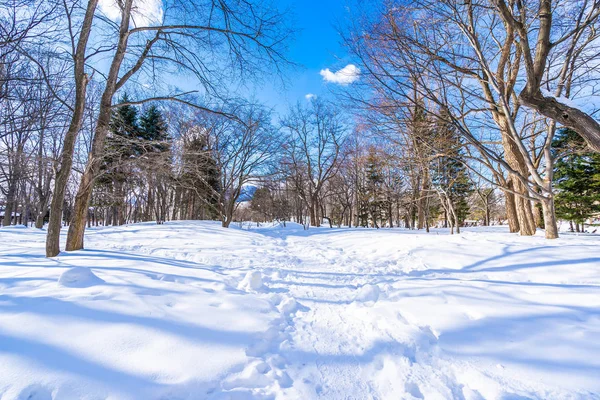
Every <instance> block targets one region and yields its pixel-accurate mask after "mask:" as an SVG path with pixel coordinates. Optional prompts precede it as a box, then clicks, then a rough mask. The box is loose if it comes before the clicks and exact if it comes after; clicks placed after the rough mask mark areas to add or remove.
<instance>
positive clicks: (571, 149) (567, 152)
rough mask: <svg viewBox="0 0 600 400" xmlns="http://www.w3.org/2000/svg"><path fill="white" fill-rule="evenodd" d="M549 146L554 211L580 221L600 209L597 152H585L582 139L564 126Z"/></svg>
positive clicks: (598, 158)
mask: <svg viewBox="0 0 600 400" xmlns="http://www.w3.org/2000/svg"><path fill="white" fill-rule="evenodd" d="M552 147H553V148H554V150H555V152H556V156H557V161H556V163H555V167H554V185H555V188H556V191H557V194H556V198H555V204H556V215H557V217H558V218H562V219H565V220H568V221H572V222H575V223H576V224H578V225H579V224H583V223H584V222H585V221H586V220H587V219H588V218H591V217H593V216H594V215H596V214H598V213H600V154H596V153H588V152H586V151H585V142H584V141H583V139H582V138H581V137H580V136H579V135H578V134H577V133H576V132H574V131H573V130H570V129H566V128H565V129H561V130H559V131H558V132H557V134H556V137H555V138H554V141H553V143H552Z"/></svg>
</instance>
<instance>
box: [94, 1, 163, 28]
mask: <svg viewBox="0 0 600 400" xmlns="http://www.w3.org/2000/svg"><path fill="white" fill-rule="evenodd" d="M98 5H99V6H100V10H101V11H102V12H103V13H104V14H105V15H106V16H107V17H108V18H110V19H111V20H113V21H117V20H119V19H121V10H120V9H119V5H118V3H117V0H100V1H99V3H98ZM131 14H132V15H131V21H132V23H133V25H134V26H151V25H157V24H160V23H162V20H163V7H162V0H134V3H133V10H132V12H131Z"/></svg>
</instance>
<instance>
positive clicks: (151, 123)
mask: <svg viewBox="0 0 600 400" xmlns="http://www.w3.org/2000/svg"><path fill="white" fill-rule="evenodd" d="M138 138H139V140H140V141H142V142H150V143H149V148H148V146H144V147H146V149H145V150H146V151H158V152H164V151H167V150H168V148H169V140H170V138H169V133H168V127H167V123H166V121H165V119H164V117H163V115H162V113H161V112H160V110H159V109H158V108H157V107H156V106H154V105H152V106H150V107H148V108H147V109H146V111H145V112H144V113H143V114H142V116H141V117H140V129H139V135H138Z"/></svg>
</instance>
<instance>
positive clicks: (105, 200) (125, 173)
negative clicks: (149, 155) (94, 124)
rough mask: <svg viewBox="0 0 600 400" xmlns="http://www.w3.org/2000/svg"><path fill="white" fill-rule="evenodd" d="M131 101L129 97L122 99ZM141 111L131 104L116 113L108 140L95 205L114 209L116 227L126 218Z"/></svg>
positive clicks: (97, 184)
mask: <svg viewBox="0 0 600 400" xmlns="http://www.w3.org/2000/svg"><path fill="white" fill-rule="evenodd" d="M120 102H121V103H127V102H129V98H128V96H127V94H124V95H123V97H122V98H121V100H120ZM137 119H138V110H137V108H136V107H134V106H131V105H124V106H120V107H118V108H117V109H116V110H115V111H113V114H112V120H111V122H110V134H109V136H108V138H107V140H106V147H105V151H104V157H103V163H102V166H101V167H100V171H101V173H100V176H99V178H98V179H97V183H96V196H95V198H96V200H95V201H94V205H98V206H111V207H112V218H109V220H110V219H112V224H113V225H117V224H118V225H120V224H123V223H124V222H125V218H124V209H123V208H124V205H125V199H124V197H125V195H124V189H123V187H124V185H125V183H126V181H127V178H128V177H129V176H130V175H131V166H130V165H128V164H127V163H128V162H129V161H130V160H131V158H132V157H133V156H134V154H135V145H134V143H135V141H136V138H137V136H138V134H139V127H138V121H137Z"/></svg>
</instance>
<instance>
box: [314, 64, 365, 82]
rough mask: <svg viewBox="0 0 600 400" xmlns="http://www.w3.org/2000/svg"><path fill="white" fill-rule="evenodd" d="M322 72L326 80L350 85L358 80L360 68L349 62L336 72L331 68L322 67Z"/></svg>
mask: <svg viewBox="0 0 600 400" xmlns="http://www.w3.org/2000/svg"><path fill="white" fill-rule="evenodd" d="M320 74H321V76H322V77H323V80H324V81H325V82H332V83H338V84H340V85H349V84H351V83H352V82H355V81H356V80H358V78H359V76H360V69H359V68H358V67H357V66H356V65H354V64H348V65H346V66H345V67H344V68H342V69H340V70H339V71H336V72H331V70H330V69H329V68H326V69H322V70H321V72H320Z"/></svg>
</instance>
